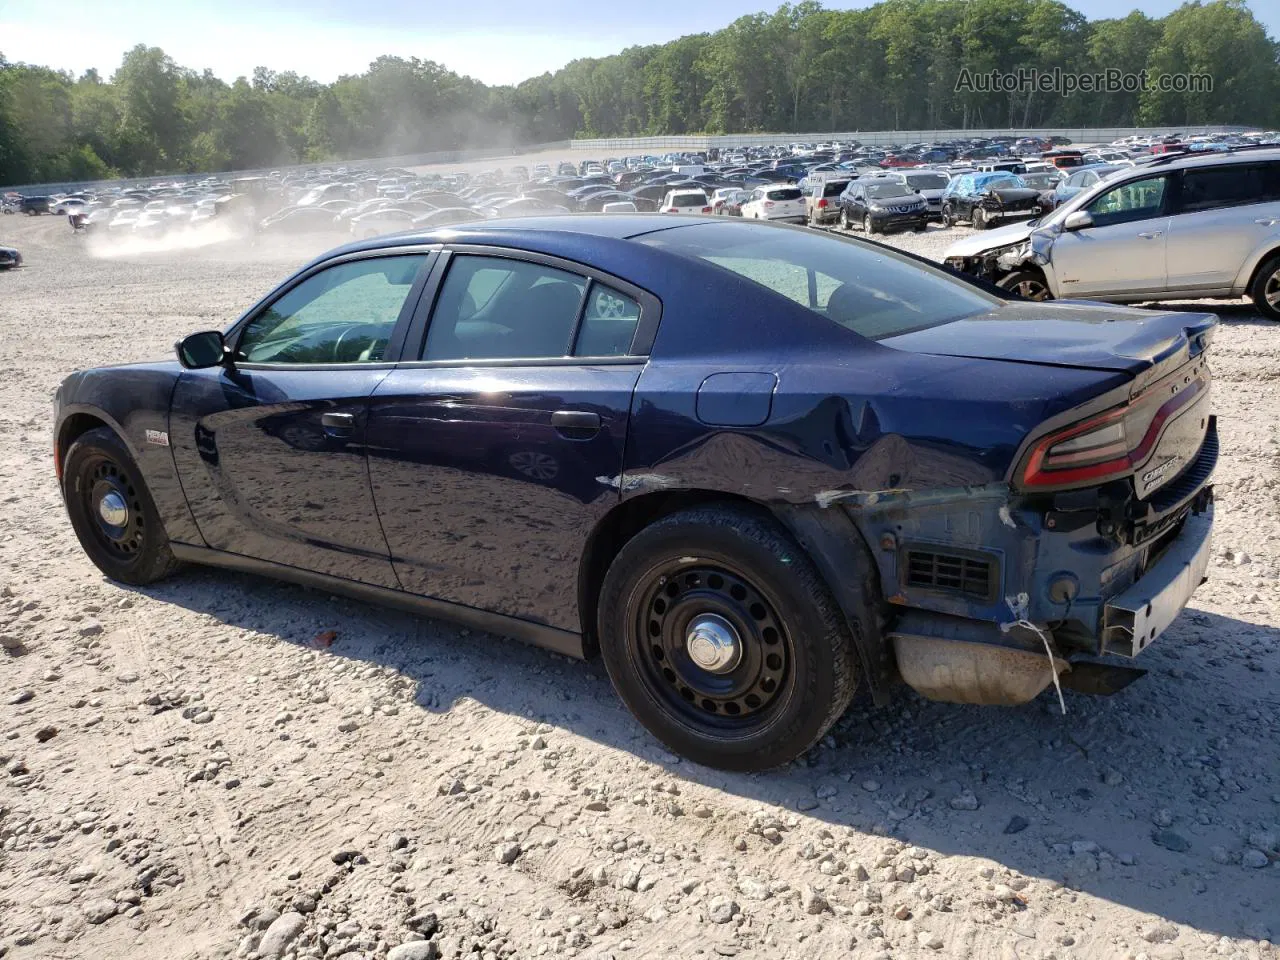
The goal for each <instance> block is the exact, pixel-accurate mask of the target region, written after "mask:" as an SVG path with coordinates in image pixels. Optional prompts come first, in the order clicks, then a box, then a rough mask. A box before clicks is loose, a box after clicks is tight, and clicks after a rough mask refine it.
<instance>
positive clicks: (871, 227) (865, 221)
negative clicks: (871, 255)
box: [862, 213, 880, 233]
mask: <svg viewBox="0 0 1280 960" xmlns="http://www.w3.org/2000/svg"><path fill="white" fill-rule="evenodd" d="M862 229H863V230H864V231H865V232H866V233H879V232H880V228H879V227H877V226H876V222H875V221H874V220H872V219H871V214H869V213H868V214H867V215H866V216H864V217H863V218H862Z"/></svg>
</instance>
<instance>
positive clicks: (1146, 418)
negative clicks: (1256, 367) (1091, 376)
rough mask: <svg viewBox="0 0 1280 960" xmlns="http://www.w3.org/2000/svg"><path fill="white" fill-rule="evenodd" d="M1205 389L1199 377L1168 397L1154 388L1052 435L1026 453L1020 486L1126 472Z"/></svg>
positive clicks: (1075, 482)
mask: <svg viewBox="0 0 1280 960" xmlns="http://www.w3.org/2000/svg"><path fill="white" fill-rule="evenodd" d="M1207 388H1208V383H1207V381H1206V380H1204V379H1203V378H1197V379H1196V380H1194V381H1192V382H1191V384H1190V385H1188V386H1187V387H1186V388H1185V389H1183V390H1181V391H1180V392H1178V393H1177V394H1175V395H1174V396H1172V397H1169V398H1168V399H1167V400H1166V399H1164V398H1165V397H1168V393H1167V392H1166V391H1165V390H1164V389H1163V388H1159V387H1157V388H1152V389H1150V390H1147V391H1145V392H1144V393H1141V394H1139V395H1138V396H1137V397H1134V398H1133V399H1132V400H1130V401H1129V402H1128V403H1126V404H1124V405H1123V406H1119V407H1114V408H1113V409H1111V410H1108V411H1107V412H1105V413H1102V414H1099V415H1098V416H1096V417H1091V418H1090V419H1088V420H1085V421H1083V422H1081V423H1077V424H1073V425H1072V426H1070V427H1066V428H1065V429H1063V430H1059V431H1058V432H1056V433H1052V434H1050V435H1049V436H1047V437H1045V438H1044V439H1042V440H1040V441H1038V442H1037V443H1036V445H1035V446H1034V447H1032V448H1031V452H1030V453H1029V454H1028V455H1027V461H1026V464H1027V465H1026V468H1025V469H1024V470H1023V475H1022V483H1023V486H1026V487H1062V486H1082V485H1092V484H1096V483H1103V482H1105V481H1107V480H1112V479H1115V478H1116V477H1122V476H1125V475H1126V474H1128V473H1130V472H1132V471H1133V469H1134V468H1135V467H1136V466H1137V465H1138V464H1140V463H1142V462H1143V461H1144V460H1145V459H1146V458H1147V456H1148V454H1150V453H1151V449H1152V447H1154V446H1155V444H1156V441H1157V440H1159V438H1160V433H1161V431H1162V430H1163V429H1164V425H1165V423H1167V422H1168V421H1169V420H1170V419H1172V418H1173V417H1174V416H1176V415H1177V413H1178V411H1180V410H1182V409H1183V408H1184V407H1186V406H1187V405H1188V404H1190V403H1192V402H1194V401H1195V400H1196V399H1198V398H1199V397H1200V396H1201V395H1202V394H1203V393H1204V391H1205V390H1206V389H1207Z"/></svg>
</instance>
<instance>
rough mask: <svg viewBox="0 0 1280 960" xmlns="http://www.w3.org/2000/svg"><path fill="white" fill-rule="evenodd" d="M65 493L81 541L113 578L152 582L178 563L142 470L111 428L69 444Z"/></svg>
mask: <svg viewBox="0 0 1280 960" xmlns="http://www.w3.org/2000/svg"><path fill="white" fill-rule="evenodd" d="M62 495H63V500H64V501H65V503H66V506H67V515H68V516H69V517H70V518H71V525H72V527H73V528H74V529H75V532H76V536H77V537H78V538H79V540H80V545H81V546H82V547H83V548H84V551H85V553H87V554H88V555H89V559H90V560H92V561H93V562H94V564H95V565H96V566H97V567H98V569H100V570H101V571H102V572H103V573H105V574H106V575H107V576H109V577H111V578H112V579H113V580H120V581H123V582H125V583H132V584H146V583H154V582H155V581H156V580H160V579H163V578H164V577H167V576H169V575H170V574H171V573H173V571H174V570H176V569H177V568H178V566H179V564H178V562H177V561H176V560H175V559H174V556H173V552H172V551H171V550H170V549H169V539H168V537H167V536H166V534H165V531H164V525H163V523H162V522H161V520H160V515H159V513H158V512H157V511H156V507H155V503H154V502H153V501H152V499H151V494H150V493H149V492H148V490H147V487H146V484H145V483H144V482H143V480H142V474H141V472H140V471H139V470H138V467H137V465H136V464H135V463H134V461H133V457H132V456H131V455H130V453H129V448H128V447H126V446H125V444H124V442H123V441H122V440H121V439H120V438H119V437H118V436H116V434H115V433H114V432H113V431H112V430H110V429H108V428H107V427H99V428H97V429H95V430H89V431H87V432H86V433H84V434H82V435H81V436H80V437H78V438H77V439H76V441H75V442H74V443H72V444H71V447H70V449H68V450H67V453H66V456H65V458H64V460H63V466H62Z"/></svg>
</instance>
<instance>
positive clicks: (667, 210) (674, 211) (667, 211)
mask: <svg viewBox="0 0 1280 960" xmlns="http://www.w3.org/2000/svg"><path fill="white" fill-rule="evenodd" d="M662 212H663V213H679V212H680V211H679V210H677V209H676V208H675V207H667V209H665V210H663V211H662Z"/></svg>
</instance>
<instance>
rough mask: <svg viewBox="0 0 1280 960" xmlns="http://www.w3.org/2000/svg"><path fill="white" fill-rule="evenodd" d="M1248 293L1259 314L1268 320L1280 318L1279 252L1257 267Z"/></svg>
mask: <svg viewBox="0 0 1280 960" xmlns="http://www.w3.org/2000/svg"><path fill="white" fill-rule="evenodd" d="M1249 295H1250V296H1251V297H1253V305H1254V306H1255V307H1257V308H1258V312H1259V313H1260V314H1262V315H1263V316H1264V317H1266V318H1267V319H1268V320H1280V254H1277V255H1276V256H1274V257H1271V258H1270V259H1269V260H1267V262H1266V263H1264V264H1263V265H1262V266H1261V267H1260V268H1259V270H1258V275H1257V276H1256V277H1254V278H1253V286H1252V287H1250V289H1249Z"/></svg>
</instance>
